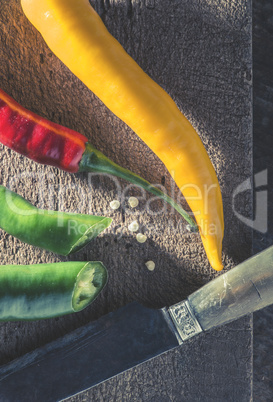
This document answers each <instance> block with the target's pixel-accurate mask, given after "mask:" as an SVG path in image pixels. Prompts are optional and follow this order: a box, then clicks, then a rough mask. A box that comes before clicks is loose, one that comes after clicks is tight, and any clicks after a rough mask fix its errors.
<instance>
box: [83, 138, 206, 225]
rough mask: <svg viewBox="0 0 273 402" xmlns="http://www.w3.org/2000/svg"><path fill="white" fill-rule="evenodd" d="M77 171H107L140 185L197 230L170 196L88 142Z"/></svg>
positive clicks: (186, 214)
mask: <svg viewBox="0 0 273 402" xmlns="http://www.w3.org/2000/svg"><path fill="white" fill-rule="evenodd" d="M79 172H98V173H108V174H111V175H114V176H116V177H120V178H122V179H125V180H127V181H129V182H130V183H132V184H135V185H137V186H139V187H142V188H143V189H144V190H147V191H148V192H150V193H152V194H154V195H156V196H157V197H159V198H161V199H162V200H164V201H166V202H167V203H168V204H169V205H171V206H172V207H173V208H174V209H175V210H176V211H177V212H178V213H179V214H180V215H182V216H183V218H184V219H185V220H186V221H187V222H188V224H189V230H190V231H191V232H197V231H198V226H197V224H196V223H195V222H194V220H193V219H192V217H191V216H190V215H189V214H188V213H187V212H186V211H185V210H184V209H183V208H182V207H181V206H180V205H178V204H177V203H176V202H175V201H174V200H173V199H172V198H171V197H169V196H168V195H167V194H165V193H164V192H163V191H161V190H160V189H159V188H157V187H156V186H154V185H152V184H150V183H149V182H148V181H147V180H145V179H143V178H142V177H140V176H138V175H137V174H135V173H133V172H131V171H130V170H128V169H125V168H122V167H121V166H119V165H117V164H116V163H114V162H113V161H111V160H110V159H108V158H107V157H106V156H105V155H104V154H103V153H102V152H100V151H98V150H97V149H96V148H94V147H93V145H91V144H90V143H87V144H86V149H85V152H84V154H83V156H82V159H81V162H80V167H79Z"/></svg>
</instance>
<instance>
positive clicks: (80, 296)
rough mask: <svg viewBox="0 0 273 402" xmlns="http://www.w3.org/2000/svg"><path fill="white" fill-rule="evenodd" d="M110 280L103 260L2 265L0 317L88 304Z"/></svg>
mask: <svg viewBox="0 0 273 402" xmlns="http://www.w3.org/2000/svg"><path fill="white" fill-rule="evenodd" d="M106 282H107V270H106V268H105V267H104V265H103V264H102V263H101V262H97V261H96V262H74V261H73V262H71V261H69V262H58V263H52V264H35V265H3V266H0V320H1V321H16V320H38V319H43V318H51V317H57V316H61V315H64V314H69V313H74V312H77V311H80V310H82V309H84V308H85V307H87V306H88V305H89V304H90V303H91V302H92V301H93V300H94V299H95V298H96V297H97V295H98V294H99V292H100V291H101V290H102V288H103V287H104V285H105V284H106Z"/></svg>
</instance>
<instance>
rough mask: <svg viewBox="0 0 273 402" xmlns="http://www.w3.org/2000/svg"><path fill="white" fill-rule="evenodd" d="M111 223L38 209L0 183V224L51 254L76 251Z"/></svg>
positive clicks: (23, 239)
mask: <svg viewBox="0 0 273 402" xmlns="http://www.w3.org/2000/svg"><path fill="white" fill-rule="evenodd" d="M111 222H112V219H111V218H106V217H103V216H93V215H84V214H76V213H69V212H57V211H48V210H44V209H38V208H36V207H35V206H33V205H32V204H30V203H29V202H28V201H26V200H25V199H24V198H22V197H21V196H19V195H18V194H16V193H14V192H12V191H10V190H8V189H7V188H5V187H4V186H0V227H1V228H2V229H4V230H5V231H6V232H8V233H9V234H11V235H13V236H15V237H17V238H18V239H20V240H22V241H23V242H26V243H28V244H31V245H33V246H37V247H41V248H44V249H46V250H49V251H53V252H54V253H58V254H61V255H68V254H70V253H73V252H75V251H78V250H79V249H81V248H82V247H84V246H85V245H86V244H87V243H88V242H89V241H90V240H91V239H93V238H94V237H96V236H97V235H98V234H99V233H101V232H102V231H103V230H104V229H106V228H107V227H108V226H109V225H110V224H111Z"/></svg>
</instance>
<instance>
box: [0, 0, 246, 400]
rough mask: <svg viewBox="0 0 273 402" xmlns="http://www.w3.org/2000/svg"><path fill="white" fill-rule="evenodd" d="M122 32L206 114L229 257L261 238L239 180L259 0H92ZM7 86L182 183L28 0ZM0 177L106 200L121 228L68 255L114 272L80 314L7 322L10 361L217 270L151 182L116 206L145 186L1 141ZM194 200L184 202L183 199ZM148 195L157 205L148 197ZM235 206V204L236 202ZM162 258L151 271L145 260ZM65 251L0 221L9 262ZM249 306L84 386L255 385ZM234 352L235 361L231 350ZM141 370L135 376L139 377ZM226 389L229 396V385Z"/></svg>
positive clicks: (31, 192)
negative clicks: (76, 169) (35, 242)
mask: <svg viewBox="0 0 273 402" xmlns="http://www.w3.org/2000/svg"><path fill="white" fill-rule="evenodd" d="M91 3H92V4H93V5H94V7H95V8H96V10H97V11H98V12H99V13H100V15H101V16H102V18H103V20H104V22H105V24H106V25H107V27H108V29H109V30H110V32H111V33H112V34H113V35H114V36H115V37H116V38H117V39H118V40H119V41H120V42H121V44H122V45H123V46H124V47H125V49H126V50H127V51H128V52H129V53H130V54H131V55H132V57H133V58H134V59H135V60H136V61H137V62H138V63H139V64H140V65H141V66H142V68H143V69H144V70H145V71H146V72H147V73H148V74H149V75H150V76H151V77H152V78H153V79H155V80H156V81H157V82H158V83H159V84H160V85H161V86H162V87H163V88H164V89H165V90H166V91H167V92H168V93H169V94H170V95H171V96H172V97H173V98H174V100H175V101H176V102H177V104H178V106H179V107H180V108H181V110H182V111H183V112H184V113H185V115H186V116H187V117H188V118H189V119H190V121H191V122H192V124H193V125H194V126H195V127H196V129H197V131H198V133H199V135H200V137H201V138H202V141H203V143H204V145H205V147H206V149H207V151H208V153H209V155H210V157H211V160H212V162H213V164H214V166H215V169H216V172H217V174H218V177H219V181H220V185H221V188H222V193H223V200H224V210H225V223H226V230H225V239H224V261H225V269H226V270H227V269H230V268H231V267H232V266H234V265H235V264H237V263H239V262H240V261H242V260H244V259H245V258H247V257H248V256H249V255H250V252H251V243H252V239H251V229H250V228H249V227H248V226H247V225H245V224H244V223H243V222H241V220H240V219H238V217H237V216H238V213H240V214H241V215H243V216H248V217H251V213H252V202H251V194H250V192H243V193H241V194H239V195H238V196H237V197H236V199H235V203H234V205H233V201H234V199H233V196H234V192H235V190H236V188H237V187H238V186H239V185H240V184H241V183H243V182H244V181H245V180H247V179H249V178H250V177H251V174H252V163H251V158H252V137H251V8H250V1H249V0H238V1H236V2H232V1H231V2H225V1H216V0H214V1H209V0H204V1H202V2H200V1H198V0H191V1H189V0H179V1H176V0H173V1H170V2H166V1H165V0H154V1H148V0H145V1H144V0H138V1H136V0H135V1H121V0H115V1H111V2H109V1H99V0H98V1H92V2H91ZM0 23H1V24H0V41H1V47H0V58H1V65H0V86H1V87H2V88H3V89H4V90H5V91H6V92H8V93H9V94H10V95H12V96H13V97H14V98H15V99H16V100H17V101H19V102H20V103H21V104H23V105H24V106H25V107H27V108H29V109H31V110H33V111H34V112H36V113H38V114H40V115H42V116H44V117H47V118H49V119H50V120H53V121H55V122H56V123H61V124H64V125H66V126H68V127H70V128H73V129H76V130H77V131H80V132H81V133H83V134H85V135H86V136H87V137H88V138H89V139H90V141H91V142H92V143H93V144H94V145H95V146H96V147H98V148H99V149H100V150H101V151H102V152H104V153H105V154H106V155H107V156H109V157H111V158H112V159H113V160H114V161H115V162H118V163H119V164H121V165H122V166H125V167H127V168H129V169H131V170H133V171H135V172H136V173H139V174H140V175H142V176H143V177H145V178H146V179H148V180H149V181H151V182H152V183H165V186H166V188H167V190H168V191H169V193H173V194H174V196H175V197H178V196H179V192H178V190H177V188H176V187H175V186H174V184H173V181H172V180H171V178H170V175H169V174H168V172H167V171H166V169H165V168H164V166H163V165H162V163H161V162H160V161H159V160H158V158H157V157H156V156H155V155H154V154H153V153H152V152H151V151H150V150H149V149H148V148H147V146H146V145H145V144H144V143H143V142H141V141H140V140H139V139H138V138H137V136H136V135H135V134H134V133H133V132H132V131H131V130H129V129H128V128H127V127H126V126H125V125H124V124H123V123H122V122H120V121H119V120H118V119H117V118H116V117H115V116H113V115H112V114H111V113H110V112H109V110H108V109H107V108H106V107H105V106H104V105H103V104H102V103H101V102H100V101H99V100H98V99H97V98H96V97H95V96H94V95H93V94H92V93H91V92H90V91H89V90H88V89H87V88H86V87H85V86H84V85H83V84H82V83H81V82H79V81H78V80H77V79H76V78H75V77H74V76H73V75H72V74H71V73H70V71H69V70H68V69H67V68H66V67H65V66H64V65H63V64H62V63H61V62H60V61H59V60H58V59H57V58H56V57H55V56H54V55H53V54H52V52H51V51H50V50H49V49H48V48H47V46H46V45H45V43H44V41H43V40H42V38H41V36H40V35H39V33H38V32H37V31H36V30H35V29H34V28H33V27H32V26H31V24H30V23H29V22H28V21H27V20H26V18H25V17H24V15H23V13H22V10H21V7H20V2H19V1H18V0H9V1H8V0H2V1H1V8H0ZM0 158H1V167H2V168H1V173H0V182H1V184H4V185H7V186H8V187H9V188H11V189H14V190H16V191H17V192H18V193H20V194H21V195H23V196H24V197H26V198H27V199H28V200H29V201H31V202H32V203H34V204H35V205H37V206H40V207H45V208H52V209H60V210H67V211H73V212H84V213H91V212H92V213H95V214H107V215H111V216H113V218H114V222H113V225H112V227H111V228H109V229H108V230H107V231H106V232H104V234H102V235H100V236H99V238H98V239H97V240H95V241H94V242H93V243H92V244H90V246H88V247H87V248H85V249H84V250H83V251H80V252H78V253H77V254H75V255H74V256H71V257H69V258H68V259H70V260H73V259H76V260H84V259H91V260H92V259H93V260H95V259H99V260H102V261H103V262H104V263H105V265H106V266H107V267H108V270H109V284H108V286H107V288H106V289H105V291H104V292H103V293H102V294H101V295H100V296H99V297H98V299H97V300H96V301H95V303H94V304H93V305H91V306H90V307H89V308H87V309H86V310H84V311H83V312H81V313H79V314H77V315H71V316H67V317H64V318H59V319H53V320H46V321H40V322H28V323H22V322H16V323H2V324H1V325H0V336H1V339H2V342H1V348H0V362H1V363H5V362H8V361H10V360H11V359H13V358H15V357H17V356H20V355H22V354H23V353H25V352H27V351H30V350H33V349H34V348H35V347H37V346H40V345H43V344H45V343H46V342H48V341H50V340H53V339H56V338H57V337H59V336H61V335H62V334H65V333H67V332H69V331H70V330H72V329H74V328H77V327H79V326H80V325H83V324H85V323H87V322H89V321H90V320H94V319H96V318H98V317H99V316H101V315H103V314H105V313H107V312H108V311H113V310H115V309H117V308H118V307H120V306H122V305H125V304H126V303H128V302H130V301H133V300H137V301H139V302H141V303H142V304H144V305H146V306H149V307H155V308H157V307H162V306H164V305H169V304H173V303H175V302H177V301H179V300H181V299H183V298H185V297H186V296H187V295H189V294H190V293H191V292H192V291H194V290H195V289H197V288H198V287H200V286H201V285H202V284H204V283H205V282H207V281H208V280H209V279H211V278H213V277H215V276H216V275H218V274H217V273H216V272H214V271H212V270H211V268H210V267H209V265H208V262H207V259H206V256H205V253H204V251H203V247H202V244H201V241H200V239H199V236H198V235H194V234H189V233H186V232H185V230H184V223H183V222H182V221H181V219H180V218H179V216H178V215H177V214H175V213H174V212H173V211H171V210H170V209H169V208H166V207H165V206H162V205H161V204H160V203H158V202H155V201H153V202H152V198H151V197H149V196H148V195H147V194H145V195H144V198H143V200H142V202H141V203H140V207H139V208H138V209H137V210H133V211H132V210H130V209H129V208H128V205H127V203H126V201H125V203H124V205H123V208H122V209H119V210H118V211H116V212H113V211H111V210H110V208H109V202H110V201H111V200H112V199H116V198H119V197H121V198H122V197H123V198H124V197H125V198H126V197H128V195H129V194H130V195H131V194H140V193H139V190H136V189H130V188H129V187H128V186H127V184H126V183H125V182H121V181H118V182H117V181H113V180H112V179H111V178H109V177H98V176H95V175H86V174H80V175H69V174H66V173H64V172H61V171H59V170H58V169H55V168H51V167H44V166H41V165H37V164H35V163H32V162H30V161H27V160H26V159H25V158H23V157H22V156H19V155H17V154H15V153H14V152H12V151H10V150H9V149H7V148H5V147H1V154H0ZM183 204H184V203H183ZM148 205H150V207H151V209H152V211H151V210H148V209H147V206H148ZM234 209H235V210H236V212H237V216H236V215H235V213H234ZM134 219H138V220H139V223H140V225H141V229H142V230H143V232H145V234H147V236H148V241H147V242H146V243H144V244H142V245H141V244H139V243H137V242H136V239H135V235H132V234H130V232H129V231H128V229H127V227H128V224H129V223H130V222H131V221H132V220H134ZM150 259H151V260H154V261H155V263H156V269H155V271H154V272H149V271H147V269H146V267H145V262H146V261H147V260H150ZM60 260H65V258H62V257H59V256H56V255H54V254H52V253H48V252H45V251H42V250H39V249H36V248H34V247H30V246H27V245H25V244H22V243H21V242H20V241H19V240H16V239H14V238H13V237H12V236H9V235H7V234H6V233H4V232H1V263H2V264H7V263H18V264H27V263H38V262H51V261H60ZM251 336H252V331H251V317H247V318H244V319H242V320H240V321H238V322H236V323H234V324H231V325H230V326H227V327H225V328H222V329H219V330H215V331H213V332H212V333H211V334H209V335H206V336H202V337H200V338H199V340H196V341H192V342H190V343H189V344H188V345H187V346H186V345H185V348H184V349H183V348H179V349H177V350H175V351H173V352H170V353H167V354H166V355H164V356H161V357H159V358H157V359H155V360H153V361H152V362H148V363H146V364H145V365H143V366H140V367H139V368H136V369H134V370H132V371H130V372H128V373H125V374H123V375H121V376H119V377H117V378H114V379H112V380H111V381H108V382H106V383H105V384H102V385H100V386H98V387H96V388H95V389H93V390H92V392H91V394H90V395H89V397H84V396H83V397H82V399H80V398H79V399H76V400H85V399H84V398H87V400H89V399H90V398H91V399H92V400H93V398H94V400H107V401H110V400H128V401H129V400H130V401H131V400H143V401H153V400H155V401H157V400H161V401H165V400H166V401H167V400H174V401H180V400H183V398H186V400H198V399H200V400H201V399H202V400H212V399H213V400H219V401H220V400H238V398H237V396H240V400H241V401H248V400H249V398H250V394H251V369H252V367H251ZM228 360H229V361H228ZM128 380H129V381H128ZM217 398H218V399H217Z"/></svg>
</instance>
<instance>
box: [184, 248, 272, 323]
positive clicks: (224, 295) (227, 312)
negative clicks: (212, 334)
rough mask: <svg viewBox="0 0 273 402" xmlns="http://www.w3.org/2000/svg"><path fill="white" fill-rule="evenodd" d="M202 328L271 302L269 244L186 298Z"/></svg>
mask: <svg viewBox="0 0 273 402" xmlns="http://www.w3.org/2000/svg"><path fill="white" fill-rule="evenodd" d="M188 303H189V305H190V307H191V310H192V312H193V314H194V316H195V317H196V319H197V321H198V322H199V324H200V326H201V328H202V329H203V331H206V330H209V329H211V328H213V327H216V326H218V325H222V324H225V323H227V322H230V321H233V320H236V319H237V318H240V317H242V316H243V315H246V314H248V313H252V312H254V311H256V310H260V309H261V308H263V307H266V306H268V305H270V304H272V303H273V246H271V247H269V248H268V249H266V250H265V251H263V252H261V253H259V254H257V255H255V256H254V257H251V258H249V259H248V260H246V261H244V262H243V263H242V264H240V265H238V266H237V267H235V268H233V269H231V270H230V271H228V272H227V273H225V274H223V275H221V276H219V277H218V278H216V279H214V280H213V281H211V282H209V283H208V284H207V285H205V286H203V287H202V288H201V289H199V290H197V291H196V292H194V293H193V294H191V295H190V296H189V297H188Z"/></svg>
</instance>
